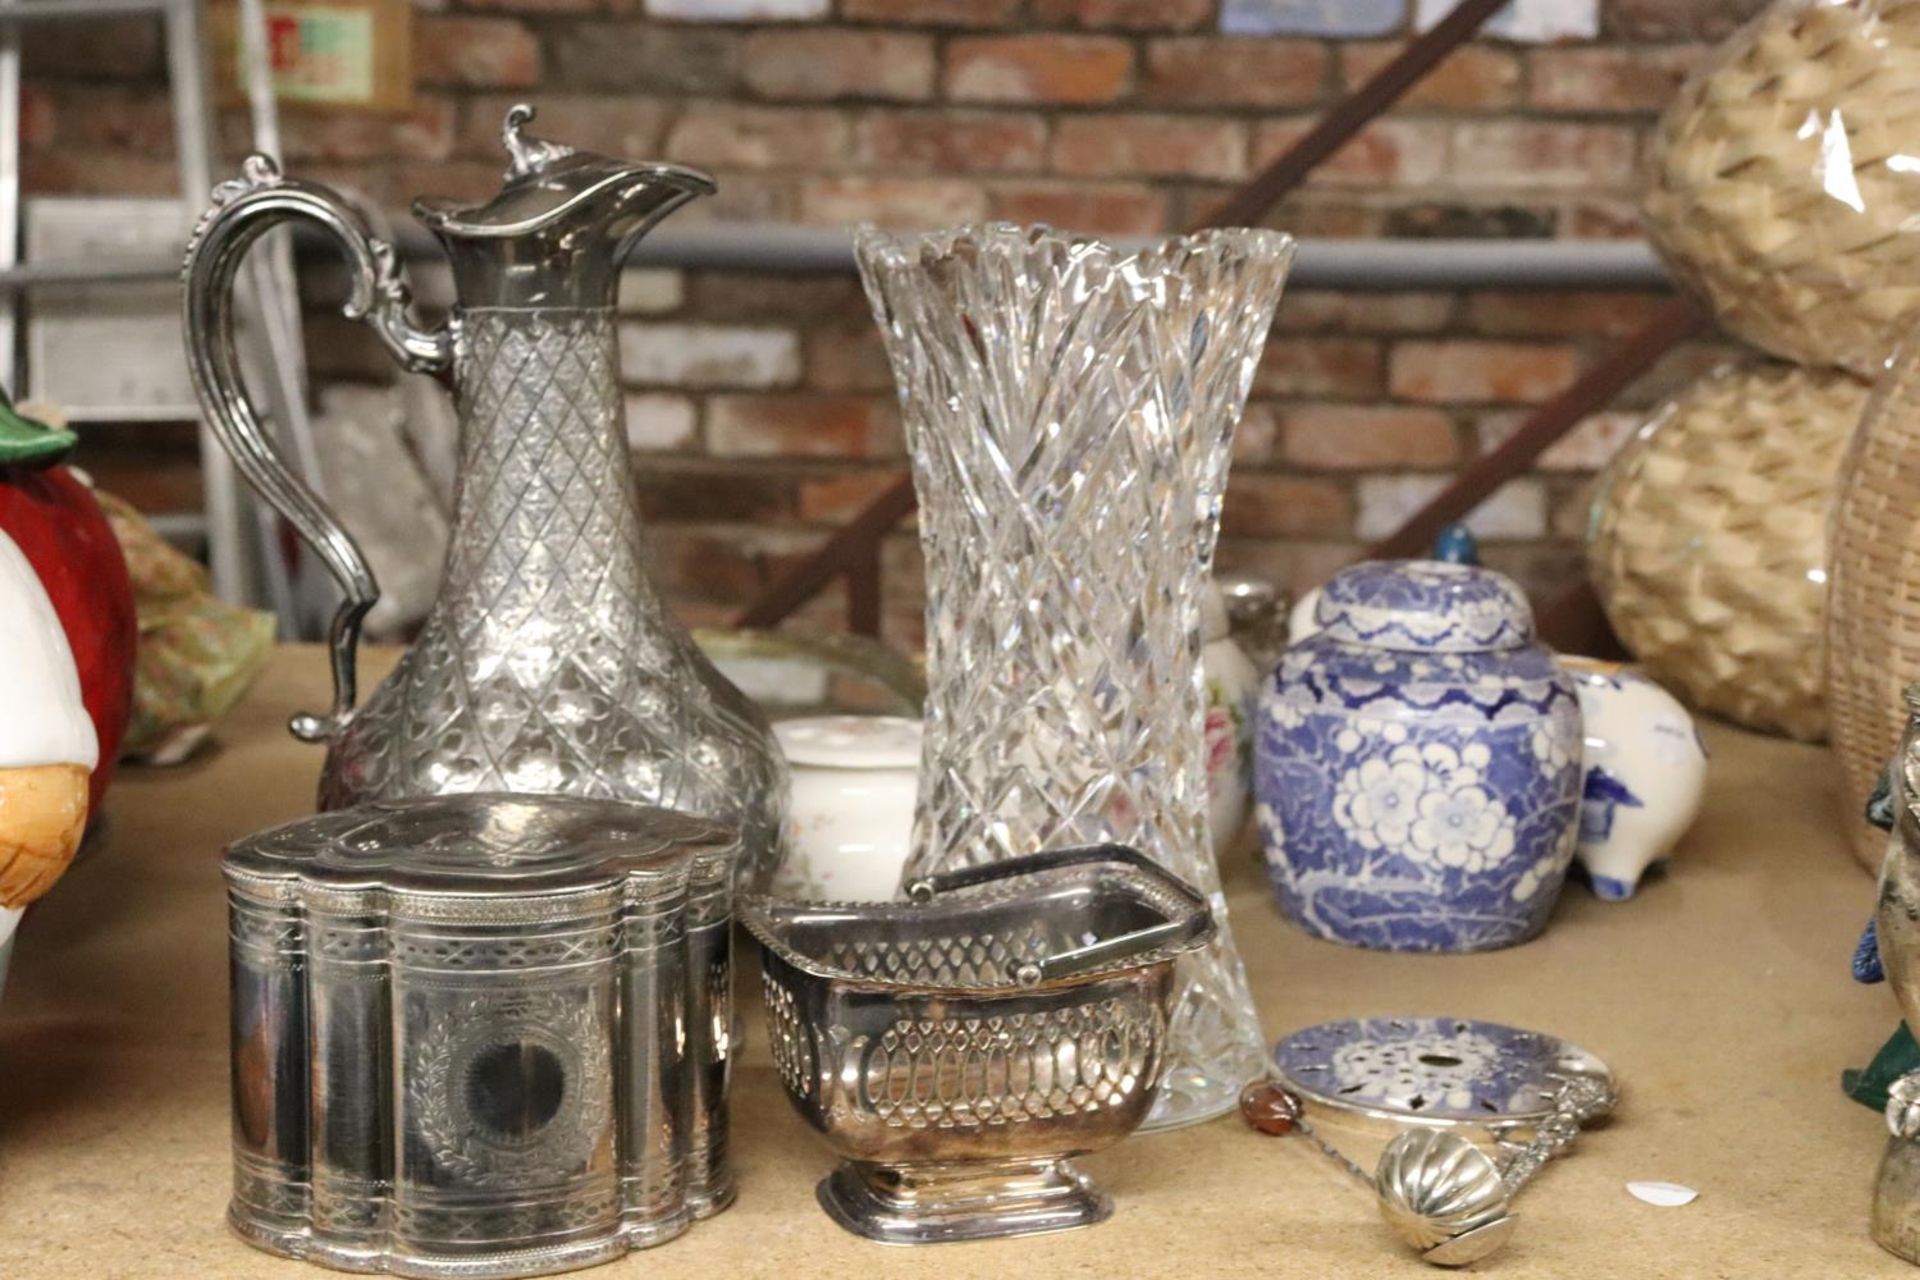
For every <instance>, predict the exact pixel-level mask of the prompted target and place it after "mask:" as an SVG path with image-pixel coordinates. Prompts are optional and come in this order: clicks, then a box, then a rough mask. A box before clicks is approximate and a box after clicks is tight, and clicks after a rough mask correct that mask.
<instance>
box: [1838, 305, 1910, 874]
mask: <svg viewBox="0 0 1920 1280" xmlns="http://www.w3.org/2000/svg"><path fill="white" fill-rule="evenodd" d="M1830 537H1831V541H1832V550H1831V558H1830V561H1829V566H1830V568H1829V577H1830V581H1829V584H1828V592H1829V597H1828V604H1827V715H1828V718H1829V721H1830V728H1831V730H1832V737H1833V749H1834V753H1835V754H1836V755H1837V756H1838V757H1839V760H1840V769H1841V772H1842V773H1843V774H1844V775H1845V777H1846V789H1845V792H1844V795H1845V802H1846V806H1847V814H1848V819H1849V820H1848V823H1847V826H1848V830H1849V831H1850V833H1851V834H1852V836H1853V849H1854V855H1855V856H1856V857H1858V858H1859V859H1860V861H1861V862H1862V863H1863V864H1865V865H1866V866H1867V867H1868V868H1870V869H1878V868H1879V866H1880V855H1881V854H1882V852H1884V851H1885V849H1886V843H1887V836H1886V833H1885V832H1883V831H1879V830H1876V829H1875V828H1873V827H1870V826H1868V825H1867V823H1866V822H1865V821H1864V820H1863V819H1862V818H1861V816H1860V811H1861V808H1862V806H1864V805H1865V804H1866V801H1867V796H1868V795H1869V794H1870V793H1871V792H1872V790H1873V784H1874V780H1875V779H1876V778H1877V777H1879V774H1880V770H1881V769H1882V768H1883V767H1884V766H1885V765H1886V763H1887V760H1888V758H1889V757H1891V756H1892V755H1893V753H1894V749H1895V747H1896V746H1898V745H1899V742H1900V734H1901V730H1902V729H1904V728H1905V727H1906V712H1907V707H1906V702H1905V701H1904V699H1902V697H1901V690H1902V689H1903V688H1904V687H1905V686H1906V685H1907V683H1908V682H1910V681H1913V680H1920V341H1917V340H1916V339H1914V338H1910V339H1909V340H1908V342H1907V344H1906V346H1905V348H1904V349H1903V350H1902V351H1901V353H1900V354H1899V355H1898V356H1896V357H1895V358H1894V362H1893V366H1892V368H1890V369H1889V370H1888V371H1887V374H1886V376H1885V377H1883V378H1882V379H1881V380H1880V382H1879V385H1877V386H1876V387H1875V388H1874V392H1873V397H1872V399H1871V400H1870V401H1869V402H1868V405H1867V409H1866V412H1865V413H1864V414H1862V415H1861V418H1860V428H1859V430H1858V431H1857V432H1856V433H1855V434H1854V437H1853V443H1852V444H1851V445H1850V446H1849V447H1848V449H1847V453H1846V457H1845V460H1844V461H1843V462H1842V464H1841V469H1840V489H1839V495H1838V497H1837V498H1836V499H1835V501H1834V507H1833V525H1832V528H1831V530H1830Z"/></svg>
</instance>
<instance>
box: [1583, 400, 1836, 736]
mask: <svg viewBox="0 0 1920 1280" xmlns="http://www.w3.org/2000/svg"><path fill="white" fill-rule="evenodd" d="M1866 398H1867V387H1866V385H1865V384H1864V383H1862V382H1860V381H1858V380H1857V379H1855V378H1853V377H1851V376H1850V375H1848V374H1845V373H1841V372H1838V371H1823V370H1810V369H1800V368H1794V367H1792V366H1789V365H1781V364H1773V363H1763V364H1755V365H1749V366H1743V367H1732V368H1723V369H1720V370H1717V371H1715V372H1714V373H1711V374H1709V375H1708V376H1706V377H1705V378H1702V379H1701V380H1700V381H1699V382H1696V383H1695V384H1694V385H1693V386H1691V387H1689V388H1688V389H1687V390H1686V391H1685V392H1683V393H1682V394H1681V395H1680V396H1679V397H1677V398H1676V399H1674V400H1673V401H1672V402H1671V403H1669V404H1667V405H1666V406H1665V407H1663V408H1662V409H1660V410H1659V412H1658V413H1656V414H1655V415H1654V417H1653V418H1652V419H1651V420H1650V421H1649V422H1648V423H1647V424H1646V425H1645V426H1643V427H1641V428H1640V430H1639V431H1638V432H1637V433H1636V434H1635V435H1634V437H1633V438H1632V439H1631V440H1629V441H1628V442H1627V444H1626V445H1625V446H1624V447H1623V448H1622V449H1621V450H1620V452H1619V453H1618V454H1617V455H1616V456H1615V457H1614V459H1613V461H1612V462H1611V463H1609V464H1608V467H1607V469H1606V471H1605V472H1604V473H1602V475H1601V478H1600V484H1599V486H1598V489H1597V491H1596V495H1595V499H1594V507H1593V513H1592V520H1591V524H1590V529H1589V536H1588V542H1587V565H1588V571H1589V573H1590V575H1591V577H1592V579H1593V585H1594V590H1595V591H1596V592H1597V593H1598V595H1599V597H1600V601H1601V604H1602V606H1603V607H1604V608H1605V610H1606V614H1607V620H1608V621H1609V622H1610V623H1611V624H1612V625H1613V629H1614V632H1615V634H1617V635H1618V636H1619V637H1620V640H1621V642H1622V643H1623V644H1625V645H1626V646H1627V648H1628V649H1629V650H1631V651H1632V653H1633V654H1634V656H1635V657H1636V658H1638V659H1639V660H1640V661H1641V663H1642V664H1643V665H1644V666H1645V667H1646V669H1647V672H1648V674H1650V675H1651V676H1653V678H1654V679H1656V680H1658V681H1660V682H1661V683H1662V684H1664V685H1666V686H1667V687H1668V688H1670V689H1672V690H1673V691H1674V692H1675V693H1676V694H1678V695H1679V696H1680V697H1682V698H1684V699H1686V700H1687V701H1688V702H1690V703H1692V704H1693V705H1694V706H1696V707H1698V708H1700V709H1702V710H1705V711H1711V712H1714V713H1716V714H1718V715H1721V716H1725V717H1726V718H1727V719H1729V720H1732V721H1734V722H1736V723H1738V724H1742V725H1746V726H1748V727H1749V728H1754V729H1761V730H1765V731H1767V732H1772V733H1784V734H1788V735H1790V736H1792V737H1795V738H1801V739H1806V740H1815V739H1818V738H1820V737H1822V736H1823V735H1824V733H1825V730H1826V716H1825V710H1824V695H1825V688H1824V678H1823V672H1822V662H1821V651H1822V647H1823V619H1822V611H1823V609H1824V607H1825V602H1826V586H1825V582H1826V572H1825V569H1826V562H1827V554H1826V521H1827V515H1828V509H1829V507H1830V506H1831V505H1832V494H1833V486H1834V481H1835V477H1836V475H1837V474H1838V471H1839V467H1840V459H1841V455H1842V453H1843V452H1844V451H1845V448H1846V443H1847V440H1848V438H1849V437H1850V436H1851V435H1852V432H1853V427H1854V424H1855V423H1857V422H1858V421H1859V420H1860V411H1861V407H1862V406H1863V405H1864V404H1865V402H1866Z"/></svg>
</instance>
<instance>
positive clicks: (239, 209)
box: [186, 107, 786, 886]
mask: <svg viewBox="0 0 1920 1280" xmlns="http://www.w3.org/2000/svg"><path fill="white" fill-rule="evenodd" d="M532 118H533V112H532V111H531V110H530V109H529V108H526V107H515V108H514V109H513V110H512V111H510V112H508V114H507V120H506V128H505V133H504V139H505V144H506V149H507V153H508V156H509V159H510V164H509V166H508V169H507V174H506V180H505V183H504V185H503V186H502V187H501V190H500V192H499V194H497V195H495V196H494V197H493V198H492V199H490V200H487V201H485V202H483V203H480V204H474V205H462V204H457V203H453V202H450V201H445V200H426V199H423V200H418V201H416V202H415V204H414V213H415V216H416V217H418V218H419V220H420V221H421V222H422V223H424V224H425V225H426V226H427V228H428V229H429V230H431V231H432V232H433V233H434V235H435V236H437V237H438V238H439V240H440V242H441V243H442V244H443V245H444V246H445V247H446V250H447V253H448V256H449V257H450V258H451V260H452V265H453V280H454V290H455V294H456V299H457V300H456V303H455V306H454V308H453V311H452V313H451V315H450V317H449V318H448V320H447V322H446V323H445V325H444V326H442V327H440V328H431V329H430V328H423V327H421V326H420V325H419V324H417V323H416V322H415V320H414V319H413V318H412V316H411V315H410V305H411V294H410V291H409V289H408V286H407V282H406V277H405V274H404V272H402V271H401V269H400V267H399V264H398V261H397V259H396V256H395V253H394V250H393V246H392V245H390V244H388V243H386V242H385V241H383V240H380V239H378V238H376V237H375V236H374V235H373V234H372V233H371V232H370V231H369V230H368V227H367V223H366V220H365V219H364V218H363V217H362V216H361V215H360V214H359V212H358V211H357V210H355V209H354V207H353V206H352V205H351V204H349V203H348V202H347V201H346V200H344V199H342V198H341V197H340V196H339V195H338V194H336V193H335V192H333V191H331V190H329V189H328V188H326V187H323V186H319V185H316V184H314V183H311V182H304V181H301V180H299V179H296V178H291V177H286V176H284V175H282V174H281V173H280V172H279V170H278V169H277V168H276V167H275V166H274V164H273V162H272V161H270V160H269V159H267V158H266V157H265V156H254V157H253V158H251V159H250V160H248V161H247V162H246V167H245V172H244V174H243V176H242V177H240V178H239V179H236V180H234V181H231V182H227V183H223V184H221V186H220V187H219V188H217V189H216V190H215V192H214V197H213V205H212V207H211V208H210V209H209V210H208V211H207V213H206V215H205V216H204V217H203V218H202V219H201V222H200V225H199V226H198V228H197V229H196V230H195V232H194V235H193V238H192V241H191V243H190V244H189V246H188V250H187V260H186V326H187V340H188V353H189V364H190V366H191V368H192V373H193V379H194V386H195V388H196V389H197V391H198V392H199V395H200V401H201V405H202V407H203V409H204V410H205V413H206V417H207V421H208V422H209V423H210V424H211V426H212V428H213V431H214V433H215V434H216V435H217V436H218V437H219V439H220V441H221V443H222V444H223V445H225V447H226V448H227V450H228V452H230V453H231V454H232V455H233V457H234V461H235V463H236V465H237V466H238V467H239V469H240V471H241V473H242V474H243V475H245V476H246V477H247V479H248V481H250V482H251V483H252V484H253V486H254V487H255V488H256V489H258V490H259V491H260V493H261V494H262V495H263V496H264V497H265V498H266V499H267V500H268V501H269V502H270V503H272V505H273V506H274V508H275V509H276V510H277V511H278V512H279V513H280V514H281V515H282V516H284V517H285V518H286V519H287V520H288V522H289V523H291V524H292V525H293V527H294V528H295V529H297V530H298V531H299V532H300V534H301V536H302V537H304V538H305V539H306V540H307V542H308V543H309V544H311V545H312V547H313V549H314V551H315V552H316V553H317V554H318V555H319V557H320V559H321V560H322V561H323V562H324V563H325V564H326V566H327V568H328V570H329V571H330V572H331V573H332V575H333V577H334V578H335V580H336V581H337V582H338V583H339V586H340V588H341V591H342V593H343V595H344V603H342V604H341V606H340V609H339V612H338V613H337V614H336V616H335V618H334V621H333V627H332V634H331V652H332V663H333V685H334V699H333V707H332V709H331V710H330V711H329V712H328V713H327V714H324V715H299V716H296V717H295V718H294V720H293V725H292V728H293V732H294V733H295V735H296V736H298V737H300V738H302V739H305V740H307V741H310V742H325V743H326V744H327V758H326V763H325V766H324V768H323V770H322V773H321V779H320V805H321V807H322V808H326V809H333V808H342V807H346V806H349V805H354V804H358V803H361V802H362V801H366V800H376V799H392V798H395V797H398V796H416V795H444V794H453V793H464V792H474V791H514V792H541V793H558V794H567V795H580V796H593V797H606V798H611V799H620V800H633V801H639V802H642V803H648V804H660V805H666V806H669V807H671V808H675V809H680V810H684V811H687V812H692V813H700V814H703V815H706V816H709V817H713V818H715V819H718V820H721V821H724V822H726V823H728V824H729V825H732V826H734V827H736V828H738V829H739V831H740V833H741V839H742V847H743V849H744V851H745V856H744V857H743V859H742V861H741V866H740V879H741V881H742V883H743V885H749V886H750V885H753V884H756V883H759V882H761V881H762V880H763V879H764V878H765V877H767V876H770V875H771V873H772V870H773V867H774V864H775V862H776V861H777V858H778V848H777V843H776V842H777V836H778V832H779V830H780V826H781V821H782V815H783V812H784V806H785V797H786V774H785V768H784V765H783V764H782V762H781V759H780V755H779V753H778V751H777V750H776V749H775V748H774V746H773V744H772V742H771V740H770V737H769V735H768V732H767V726H766V723H765V720H764V718H763V717H762V716H761V715H760V713H759V711H758V710H757V709H756V708H755V707H754V706H753V704H752V703H751V702H749V701H748V700H747V699H746V698H745V697H744V696H743V695H742V694H741V693H740V691H739V690H737V689H736V688H734V687H733V685H732V684H730V683H728V681H727V680H726V678H725V677H723V676H722V675H721V674H720V673H719V672H718V671H717V670H716V669H715V668H714V667H713V665H712V663H710V662H709V661H708V660H707V659H706V658H705V657H704V656H703V655H702V654H701V652H700V651H699V649H698V648H696V647H695V645H694V643H693V641H692V639H691V638H690V637H689V636H688V634H687V632H686V631H685V629H684V628H682V627H681V626H680V624H679V623H678V622H677V621H675V619H674V618H673V616H672V615H671V614H670V613H669V612H668V611H667V609H666V607H665V605H664V604H663V603H662V601H661V599H660V597H659V594H658V593H657V592H656V590H655V589H654V586H653V583H652V581H651V579H650V578H649V576H648V573H647V568H646V565H645V563H644V556H643V550H642V546H641V528H640V514H639V506H638V499H637V497H636V495H635V492H634V485H633V476H632V463H631V460H630V458H629V456H628V452H627V440H626V430H625V427H624V425H623V421H622V418H623V402H622V399H621V394H620V383H619V357H620V352H619V334H618V331H617V328H616V323H615V312H614V294H615V289H616V287H617V285H618V282H619V276H620V271H619V268H620V264H621V262H622V260H623V259H624V258H625V257H626V255H627V252H628V251H629V250H630V249H631V248H632V247H633V245H634V244H635V243H636V242H638V241H639V239H640V238H641V236H643V235H645V234H646V233H647V232H648V231H649V230H651V229H652V228H653V227H654V226H655V225H656V224H657V223H659V222H660V220H661V219H663V218H665V217H667V216H668V215H669V214H671V213H672V212H673V211H674V210H676V209H678V208H680V206H682V205H683V204H685V203H686V202H687V201H689V200H692V199H693V198H695V197H696V196H700V195H705V194H708V193H710V192H711V191H712V190H713V182H712V181H711V180H710V179H709V178H707V177H706V175H704V174H701V173H697V172H695V171H694V170H691V169H683V168H680V167H678V166H675V165H667V164H649V163H636V162H630V161H625V160H616V159H612V158H609V157H606V156H599V155H594V154H592V153H590V152H584V151H576V150H574V149H573V148H571V147H566V146H561V145H558V144H555V143H551V142H546V141H542V140H540V139H538V138H534V137H531V136H529V135H528V134H527V133H526V132H525V131H524V126H525V125H526V124H527V122H528V121H530V120H531V119H532ZM295 219H301V220H306V221H311V222H315V223H318V224H319V225H320V227H321V228H322V229H323V230H325V231H326V232H328V233H329V234H330V235H331V237H332V238H333V239H334V240H336V241H338V242H339V244H340V246H341V247H342V248H343V249H344V250H345V252H346V256H347V259H348V263H349V266H350V268H351V274H352V281H353V286H352V296H351V298H350V299H349V301H348V303H347V306H346V314H347V315H348V316H349V317H351V318H353V319H357V320H362V321H364V322H366V323H367V324H368V325H369V326H371V327H372V329H373V330H374V332H375V333H376V334H377V335H378V336H379V338H380V339H381V341H382V342H383V343H384V344H385V345H386V347H387V348H388V350H389V351H390V352H392V354H393V355H394V356H395V358H396V359H398V360H399V362H400V363H401V364H402V365H403V366H404V367H406V368H407V369H410V370H414V371H416V372H426V373H431V374H434V375H436V376H438V377H440V378H442V379H443V380H445V381H447V382H448V383H450V384H451V386H452V388H453V391H454V396H455V400H456V403H457V405H458V409H459V416H460V461H459V469H458V483H457V489H456V493H455V499H454V532H453V537H452V539H451V541H450V543H449V546H448V551H447V562H446V571H445V575H444V578H443V580H442V583H441V587H440V594H439V597H438V598H437V599H436V601H435V602H434V606H433V609H432V611H431V612H430V613H429V615H428V616H427V619H426V621H425V622H424V623H423V625H422V627H421V631H420V635H419V638H418V639H417V640H416V641H415V642H414V644H413V646H412V648H410V649H409V650H408V651H407V653H406V655H405V656H404V657H403V658H402V659H401V660H400V663H399V665H398V666H397V667H396V668H395V669H394V671H393V673H392V674H391V675H389V676H388V677H387V678H386V679H385V680H383V681H382V682H381V683H380V685H379V687H378V688H376V689H375V690H374V691H373V693H372V695H371V696H370V697H368V698H367V700H366V701H365V702H364V703H360V704H359V705H356V703H355V674H354V662H355V646H356V642H357V639H358V635H359V628H360V620H361V618H362V617H363V616H364V615H365V613H366V611H367V609H368V608H369V607H371V605H372V604H373V602H374V600H375V599H377V597H378V594H379V589H378V587H377V585H376V584H375V582H374V578H373V574H372V571H371V570H370V569H369V568H368V565H367V561H366V558H365V556H364V555H362V554H361V551H360V548H359V547H358V546H357V545H355V543H354V541H353V538H352V537H351V536H350V535H349V534H348V533H347V532H346V531H345V530H344V529H343V528H341V526H340V524H339V522H338V521H337V520H336V519H335V518H334V516H333V514H332V512H331V511H329V510H328V508H327V506H326V504H325V503H324V502H322V501H321V500H320V499H319V497H318V496H317V495H316V494H315V493H314V492H313V491H312V490H311V489H309V488H308V487H307V486H306V485H305V484H303V483H302V482H301V481H300V480H299V479H297V478H296V477H295V476H294V474H293V473H292V472H291V471H290V470H289V469H288V468H287V467H286V466H285V464H283V463H282V462H281V461H280V459H279V458H278V457H277V456H276V455H275V453H274V450H273V446H272V444H271V443H270V440H269V437H268V435H267V433H266V432H265V430H264V429H263V428H262V425H261V422H260V419H259V417H258V415H257V414H256V413H255V411H254V409H253V407H252V406H251V405H250V404H249V403H248V400H247V395H246V391H245V388H244V386H243V384H242V382H241V379H240V368H239V357H238V354H237V353H236V351H235V349H234V345H233V341H232V331H233V309H232V300H231V296H230V294H231V289H232V285H233V280H234V275H235V272H236V271H237V270H238V268H239V266H240V262H241V260H242V258H243V257H244V256H245V254H246V252H247V250H248V248H249V247H250V246H251V245H252V244H253V243H254V242H255V241H257V240H258V239H259V238H260V236H261V235H262V234H264V233H265V232H266V231H267V230H269V229H270V228H272V227H274V226H276V225H278V224H281V223H284V222H287V221H290V220H295Z"/></svg>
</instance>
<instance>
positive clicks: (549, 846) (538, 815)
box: [224, 792, 738, 898]
mask: <svg viewBox="0 0 1920 1280" xmlns="http://www.w3.org/2000/svg"><path fill="white" fill-rule="evenodd" d="M737 843H738V840H737V837H736V836H735V835H734V833H733V831H732V829H731V828H728V827H726V826H723V825H721V824H719V823H715V822H709V821H707V820H706V819H703V818H695V817H690V816H689V815H687V814H684V813H680V812H677V811H675V810H672V809H660V808H654V807H652V806H650V805H641V804H629V803H626V802H624V801H618V800H590V799H580V798H575V797H571V796H545V795H507V794H505V793H488V792H478V793H474V794H470V795H450V796H429V797H420V798H414V799H406V800H380V801H374V802H372V803H369V804H364V805H360V806H357V807H355V808H351V809H338V810H334V811H333V812H330V813H321V814H315V815H313V816H311V817H307V818H301V819H298V820H296V821H293V822H289V823H286V824H284V825H282V826H278V827H272V828H270V829H268V830H266V831H262V832H258V833H256V834H254V835H251V836H247V837H246V838H244V839H241V840H236V841H235V842H234V843H233V844H232V845H231V846H229V847H228V849H227V851H226V857H225V859H224V863H225V869H226V871H227V873H228V875H229V876H232V875H235V874H239V875H241V876H248V877H255V878H264V879H268V880H288V881H302V882H305V883H310V884H311V883H321V884H329V885H335V886H339V887H342V888H345V887H353V888H383V889H395V890H407V891H412V892H416V893H419V892H426V893H445V894H454V895H458V896H461V897H464V898H471V897H524V896H527V895H530V894H543V893H562V892H573V891H577V890H581V889H585V888H590V887H594V886H604V885H607V884H612V883H617V882H619V881H621V880H623V879H625V878H626V877H627V876H629V875H632V874H635V873H642V872H645V871H647V870H648V869H650V868H659V869H662V870H664V869H667V868H670V867H673V866H675V865H677V864H684V863H685V862H686V861H687V860H688V859H689V858H692V857H695V856H699V855H703V854H706V853H709V852H713V851H717V850H727V849H731V848H733V847H734V846H735V845H736V844H737Z"/></svg>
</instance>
